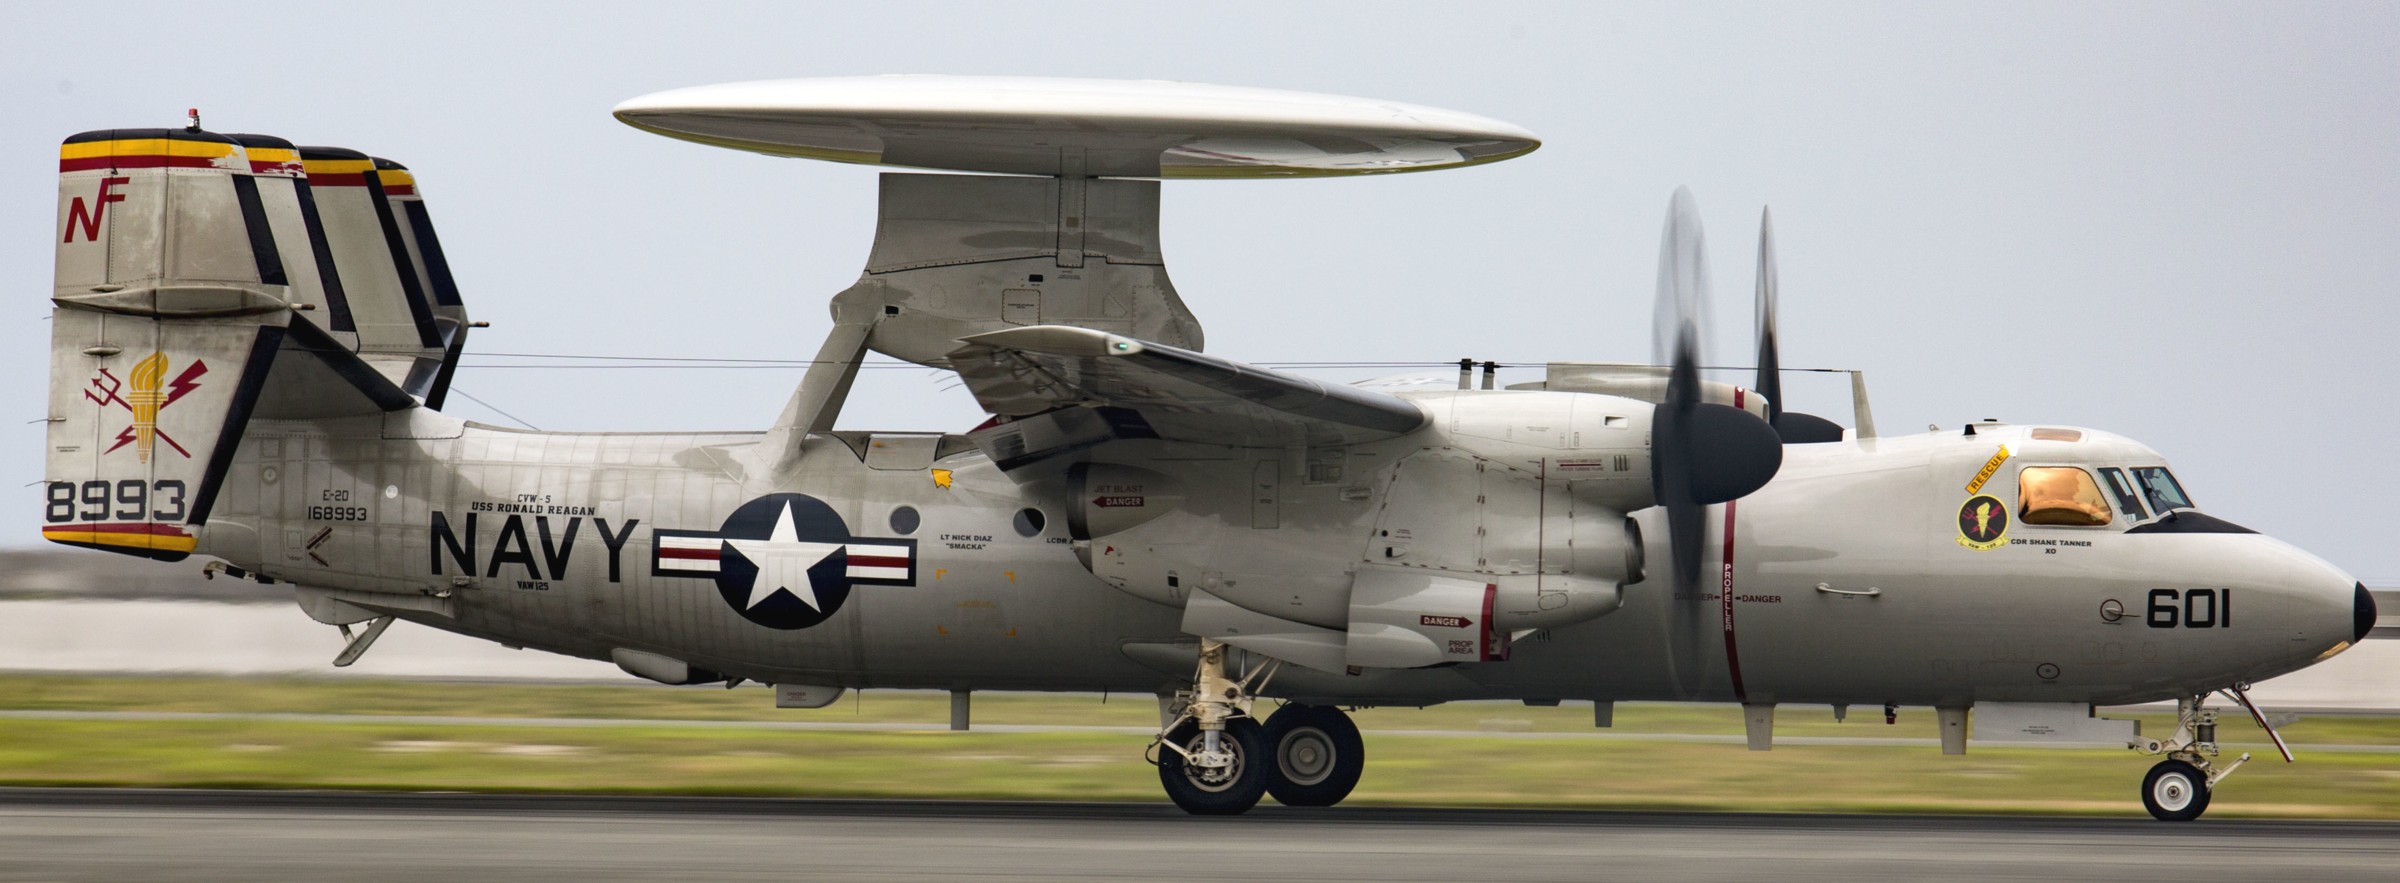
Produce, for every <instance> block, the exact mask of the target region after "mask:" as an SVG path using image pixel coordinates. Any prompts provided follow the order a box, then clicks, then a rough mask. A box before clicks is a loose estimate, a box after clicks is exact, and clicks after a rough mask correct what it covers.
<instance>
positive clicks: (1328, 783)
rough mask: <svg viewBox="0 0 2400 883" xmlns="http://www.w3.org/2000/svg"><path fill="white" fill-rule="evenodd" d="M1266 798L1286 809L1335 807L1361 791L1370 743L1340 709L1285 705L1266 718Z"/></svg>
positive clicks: (1321, 706) (1320, 706)
mask: <svg viewBox="0 0 2400 883" xmlns="http://www.w3.org/2000/svg"><path fill="white" fill-rule="evenodd" d="M1266 743H1267V750H1268V752H1269V754H1268V756H1269V757H1272V758H1274V760H1275V762H1274V763H1273V764H1272V765H1271V766H1269V768H1268V770H1267V793H1268V794H1270V795H1273V796H1274V797H1275V802H1277V803H1280V804H1283V805H1285V806H1332V805H1334V804H1337V803H1340V802H1342V798H1344V797H1348V796H1350V789H1352V788H1356V787H1358V777H1359V774H1360V773H1361V772H1363V771H1365V770H1366V767H1367V754H1366V751H1367V746H1366V741H1365V740H1363V739H1360V738H1359V735H1358V725H1357V724H1354V723H1351V722H1350V716H1349V715H1347V714H1343V713H1342V711H1341V709H1338V708H1330V707H1327V706H1323V705H1286V706H1284V707H1282V708H1281V709H1277V710H1276V712H1275V714H1274V715H1273V716H1271V717H1269V718H1267V726H1266Z"/></svg>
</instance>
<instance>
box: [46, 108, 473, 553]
mask: <svg viewBox="0 0 2400 883" xmlns="http://www.w3.org/2000/svg"><path fill="white" fill-rule="evenodd" d="M379 167H380V168H379ZM395 182H400V183H395ZM403 191H404V192H403ZM54 229H55V230H57V231H58V232H57V233H56V237H57V238H56V239H54V240H53V243H54V245H55V248H56V252H57V269H56V276H55V284H54V287H53V290H52V295H51V300H52V303H53V305H54V309H53V312H52V321H51V353H50V377H51V383H50V408H49V433H48V439H47V440H48V451H47V457H46V466H45V473H46V478H45V481H44V485H45V491H44V493H45V499H44V509H43V515H44V517H43V529H42V535H43V537H44V538H46V539H49V540H52V541H55V542H61V543H67V544H71V545H78V546H86V547H91V548H97V549H105V550H108V551H114V552H124V553H128V554H134V555H142V556H146V557H151V558H159V559H164V560H178V559H181V558H183V557H184V556H186V555H189V554H191V553H193V552H195V551H205V548H204V539H205V538H204V535H203V528H205V526H206V524H207V522H208V515H209V512H210V510H211V509H212V508H214V506H215V503H216V500H217V497H218V495H219V492H220V491H221V490H222V488H223V486H224V484H225V475H226V472H227V470H228V468H229V467H230V465H231V462H232V460H233V455H234V453H235V451H236V449H237V448H238V447H239V446H240V444H241V440H242V437H243V434H244V430H245V428H246V427H247V426H248V425H249V423H250V422H251V420H252V419H253V418H259V419H283V420H313V419H326V418H338V417H346V416H365V415H371V414H375V413H378V412H385V411H398V410H405V409H408V408H415V407H422V406H426V405H428V404H431V405H438V404H439V403H440V398H441V391H440V388H441V387H443V386H446V385H447V379H448V375H449V368H451V367H453V366H455V364H456V359H457V356H458V353H459V347H460V345H461V344H463V341H464V334H465V329H466V327H467V324H468V323H467V320H466V313H465V308H464V306H463V304H461V303H460V302H459V300H458V298H457V294H456V286H455V285H454V284H452V282H451V280H450V278H449V270H448V266H447V262H446V260H445V259H444V258H443V256H442V255H441V252H440V246H439V243H438V242H437V241H436V240H434V239H433V234H432V225H431V222H430V220H428V219H426V218H425V216H424V213H423V208H422V201H421V197H419V196H418V195H417V194H416V189H415V182H414V179H413V178H412V177H410V176H409V175H408V173H407V171H406V170H405V169H404V168H402V167H400V166H399V165H398V164H397V163H388V162H382V163H379V162H377V161H376V160H373V159H372V158H369V157H366V156H365V155H364V154H358V153H356V152H353V151H336V150H333V149H329V148H302V147H296V146H294V145H293V144H291V142H289V141H285V140H283V139H280V138H274V137H271V136H263V135H220V134H216V133H212V132H206V131H201V130H200V129H198V128H197V127H196V126H195V127H192V128H186V129H107V130H100V131H95V132H86V133H83V134H79V135H76V136H74V137H71V138H68V139H67V140H66V142H65V143H64V144H63V145H62V146H61V147H60V150H59V197H58V225H57V227H55V228H54ZM437 278H438V283H437V281H436V280H437Z"/></svg>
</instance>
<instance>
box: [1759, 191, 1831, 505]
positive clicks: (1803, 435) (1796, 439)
mask: <svg viewBox="0 0 2400 883" xmlns="http://www.w3.org/2000/svg"><path fill="white" fill-rule="evenodd" d="M1775 286H1776V274H1775V214H1774V212H1772V211H1769V210H1766V209H1760V210H1759V213H1758V380H1757V382H1756V383H1753V384H1751V386H1750V388H1751V389H1754V390H1757V391H1758V394H1759V395H1761V396H1764V397H1765V398H1766V400H1767V425H1769V426H1772V427H1774V429H1775V434H1776V435H1777V436H1778V437H1780V438H1781V439H1782V440H1783V443H1784V444H1787V445H1810V444H1820V443H1825V442H1838V441H1841V440H1842V427H1841V424H1838V423H1835V422H1833V421H1831V420H1827V419H1825V418H1823V417H1819V416H1817V415H1815V414H1803V413H1801V412H1799V411H1787V410H1784V407H1783V356H1782V354H1781V352H1780V350H1781V346H1780V345H1779V344H1778V343H1777V341H1776V335H1775V310H1776V307H1775V302H1776V300H1777V295H1776V293H1775ZM1737 496H1738V495H1737Z"/></svg>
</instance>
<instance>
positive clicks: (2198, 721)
mask: <svg viewBox="0 0 2400 883" xmlns="http://www.w3.org/2000/svg"><path fill="white" fill-rule="evenodd" d="M2231 695H2233V696H2234V697H2235V699H2236V700H2237V701H2239V702H2241V704H2242V705H2243V707H2245V708H2249V709H2250V710H2251V715H2252V716H2253V717H2255V718H2256V719H2257V721H2258V724H2259V726H2260V727H2263V728H2265V729H2266V731H2267V734H2268V735H2269V736H2271V737H2273V738H2274V739H2275V745H2276V747H2277V748H2279V749H2280V748H2282V746H2283V737H2282V736H2280V735H2276V733H2275V729H2274V728H2273V727H2270V726H2268V725H2267V719H2266V716H2265V715H2261V714H2259V713H2258V709H2257V707H2256V706H2254V705H2252V704H2251V703H2250V697H2249V696H2248V694H2247V693H2245V692H2243V691H2242V689H2241V688H2240V687H2235V688H2234V691H2233V693H2232V694H2231ZM2207 698H2208V697H2207V696H2206V695H2201V696H2193V697H2190V698H2187V699H2178V700H2175V733H2174V735H2171V736H2168V737H2167V738H2166V740H2165V741H2160V740H2157V739H2136V740H2134V741H2133V742H2132V743H2130V744H2129V746H2128V747H2131V748H2132V749H2133V750H2135V751H2139V752H2141V753H2143V754H2148V755H2152V756H2159V755H2164V756H2165V757H2166V759H2165V760H2161V761H2159V762H2158V765H2156V766H2153V767H2151V768H2150V774H2149V775H2147V776H2143V777H2142V808H2144V809H2147V810H2149V811H2150V815H2151V816H2152V817H2154V818H2157V819H2158V820H2159V821H2162V822H2188V821H2191V820H2193V819H2196V818H2199V817H2200V814H2201V813H2203V812H2207V811H2208V801H2209V798H2210V796H2212V795H2213V794H2215V792H2216V788H2217V783H2218V782H2222V781H2224V780H2225V777H2226V776H2230V775H2233V771H2234V770H2237V769H2241V767H2242V764H2245V763H2248V762H2250V753H2249V752H2246V751H2245V752H2243V753H2242V755H2241V756H2240V757H2237V758H2234V761H2233V762H2232V763H2229V764H2226V765H2225V766H2224V767H2223V768H2218V767H2217V766H2216V765H2215V764H2214V763H2212V762H2210V760H2209V758H2212V757H2216V756H2217V713H2216V712H2215V711H2213V710H2211V709H2209V708H2207V707H2206V706H2203V705H2201V702H2202V700H2205V699H2207ZM2284 759H2285V760H2287V761H2288V760H2290V759H2291V752H2290V751H2289V750H2285V751H2284Z"/></svg>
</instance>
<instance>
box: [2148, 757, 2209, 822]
mask: <svg viewBox="0 0 2400 883" xmlns="http://www.w3.org/2000/svg"><path fill="white" fill-rule="evenodd" d="M2211 791H2212V789H2210V788H2209V787H2208V774H2207V773H2203V772H2201V771H2200V768H2199V767H2196V766H2193V765H2191V764H2188V763H2184V762H2183V761H2180V760H2162V761H2159V763H2158V765H2157V766H2154V767H2151V768H2150V774H2149V775H2147V776H2143V777H2142V808H2144V809H2147V810H2149V811H2150V815H2151V816H2153V817H2155V818H2157V819H2158V820H2159V821H2162V822H2188V821H2191V820H2193V819H2196V818H2199V817H2200V814H2201V813H2203V812H2207V811H2208V798H2209V796H2210V793H2211Z"/></svg>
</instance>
